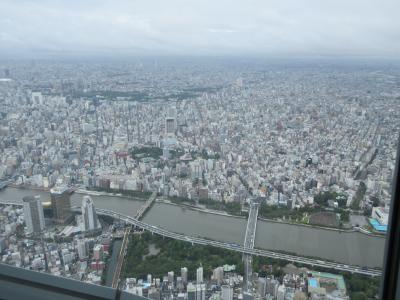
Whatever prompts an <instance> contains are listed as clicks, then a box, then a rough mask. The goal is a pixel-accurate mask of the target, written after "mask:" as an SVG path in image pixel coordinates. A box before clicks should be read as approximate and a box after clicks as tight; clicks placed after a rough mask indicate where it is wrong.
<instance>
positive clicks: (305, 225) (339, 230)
mask: <svg viewBox="0 0 400 300" xmlns="http://www.w3.org/2000/svg"><path fill="white" fill-rule="evenodd" d="M258 220H261V221H265V222H272V223H278V224H287V225H293V226H303V227H308V228H314V229H322V230H331V231H336V232H339V233H341V232H343V233H351V232H360V233H362V234H365V235H368V236H373V237H380V238H385V236H384V235H381V234H375V233H373V232H370V231H367V230H365V229H363V228H360V227H357V228H352V229H341V228H335V227H327V226H319V225H312V224H304V223H297V222H288V221H282V220H274V219H267V218H262V217H258Z"/></svg>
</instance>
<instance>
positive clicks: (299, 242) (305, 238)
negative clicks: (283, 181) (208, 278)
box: [0, 187, 385, 267]
mask: <svg viewBox="0 0 400 300" xmlns="http://www.w3.org/2000/svg"><path fill="white" fill-rule="evenodd" d="M35 194H37V195H40V196H41V198H42V199H43V201H49V199H50V195H49V193H48V192H43V191H36V190H30V189H16V188H12V187H8V188H6V189H4V190H2V191H0V201H1V202H21V201H22V197H23V196H25V195H35ZM91 197H92V199H93V201H94V203H95V206H96V207H98V208H103V209H110V210H114V211H116V212H118V213H122V214H125V215H130V216H134V215H135V213H136V211H137V210H138V209H139V207H140V206H141V205H142V204H143V201H139V200H132V199H129V198H126V197H113V196H91ZM81 201H82V194H76V193H75V194H73V195H72V196H71V202H72V205H81ZM143 221H144V222H146V223H149V224H151V225H156V226H162V227H164V228H165V229H168V230H170V231H173V232H177V233H184V234H187V235H191V236H200V237H204V238H208V239H213V240H219V241H223V242H233V243H238V244H242V243H243V240H244V236H245V230H246V222H247V221H246V219H243V218H236V217H229V216H223V215H217V214H211V213H205V212H201V211H196V210H191V209H188V208H183V207H179V206H176V205H169V204H165V203H157V202H156V203H154V205H153V207H152V208H151V209H150V211H149V212H148V213H147V214H146V215H145V217H144V219H143ZM384 246H385V238H383V237H380V236H368V235H366V234H363V233H360V232H339V231H335V230H329V229H322V228H313V227H309V226H301V225H291V224H286V223H277V222H272V221H265V220H258V222H257V232H256V242H255V247H256V248H263V249H268V250H280V251H285V252H291V253H295V254H298V255H303V256H313V257H320V258H322V259H328V260H333V261H337V262H340V263H344V264H352V265H359V266H367V267H381V266H382V260H383V252H384Z"/></svg>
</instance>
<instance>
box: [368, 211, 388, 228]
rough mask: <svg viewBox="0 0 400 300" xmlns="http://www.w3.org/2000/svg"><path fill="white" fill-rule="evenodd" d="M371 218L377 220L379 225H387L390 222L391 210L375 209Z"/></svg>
mask: <svg viewBox="0 0 400 300" xmlns="http://www.w3.org/2000/svg"><path fill="white" fill-rule="evenodd" d="M371 217H372V218H374V219H376V220H377V221H378V222H379V224H381V225H387V224H388V221H389V209H387V208H385V207H373V208H372V214H371Z"/></svg>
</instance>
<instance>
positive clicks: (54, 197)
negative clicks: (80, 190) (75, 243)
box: [50, 186, 72, 224]
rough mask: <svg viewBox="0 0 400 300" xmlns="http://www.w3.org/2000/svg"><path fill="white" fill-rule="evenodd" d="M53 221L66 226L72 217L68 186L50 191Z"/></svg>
mask: <svg viewBox="0 0 400 300" xmlns="http://www.w3.org/2000/svg"><path fill="white" fill-rule="evenodd" d="M50 195H51V207H52V210H53V219H54V221H55V222H56V223H59V224H64V223H66V222H68V221H69V220H70V219H71V217H72V213H71V201H70V199H69V196H70V192H69V189H68V188H67V187H66V186H57V187H54V188H52V189H51V190H50Z"/></svg>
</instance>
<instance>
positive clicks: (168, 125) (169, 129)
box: [165, 117, 175, 135]
mask: <svg viewBox="0 0 400 300" xmlns="http://www.w3.org/2000/svg"><path fill="white" fill-rule="evenodd" d="M165 133H166V134H167V135H173V134H175V119H173V118H168V117H167V118H165Z"/></svg>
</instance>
